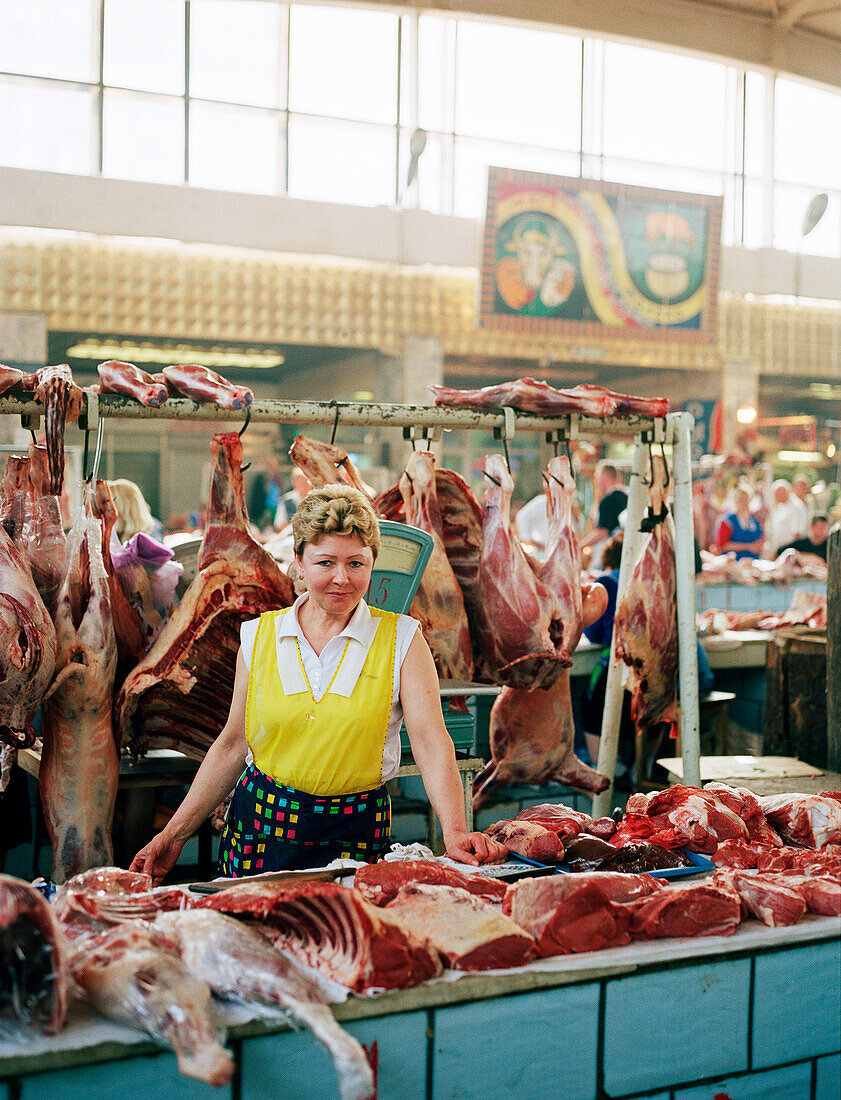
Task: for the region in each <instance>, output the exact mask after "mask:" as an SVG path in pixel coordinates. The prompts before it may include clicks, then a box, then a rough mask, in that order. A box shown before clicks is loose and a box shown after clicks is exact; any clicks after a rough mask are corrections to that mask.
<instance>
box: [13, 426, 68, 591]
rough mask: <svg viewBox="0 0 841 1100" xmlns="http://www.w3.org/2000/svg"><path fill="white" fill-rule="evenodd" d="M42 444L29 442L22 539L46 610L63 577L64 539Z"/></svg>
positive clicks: (46, 457)
mask: <svg viewBox="0 0 841 1100" xmlns="http://www.w3.org/2000/svg"><path fill="white" fill-rule="evenodd" d="M50 480H51V478H50V469H49V461H48V456H47V449H46V447H41V446H38V445H37V444H35V443H30V445H29V508H28V510H27V515H26V518H25V520H24V524H23V541H24V544H25V546H26V553H27V556H28V558H29V565H30V568H31V569H32V579H33V580H34V581H35V586H36V588H37V589H38V591H39V592H40V594H41V598H42V599H43V601H44V603H45V604H46V606H47V608H48V609H49V610H50V612H53V611H54V609H55V602H56V597H57V596H58V590H59V587H60V586H61V582H62V581H63V580H64V575H65V572H66V559H67V539H66V538H65V535H64V526H63V524H62V522H61V505H60V503H59V499H58V497H57V496H55V494H54V493H51V492H50Z"/></svg>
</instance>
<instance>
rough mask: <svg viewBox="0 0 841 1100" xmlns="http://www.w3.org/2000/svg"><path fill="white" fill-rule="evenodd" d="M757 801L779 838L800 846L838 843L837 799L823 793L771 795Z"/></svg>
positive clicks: (840, 839) (839, 817)
mask: <svg viewBox="0 0 841 1100" xmlns="http://www.w3.org/2000/svg"><path fill="white" fill-rule="evenodd" d="M759 801H760V803H761V805H762V809H763V811H764V813H765V816H766V818H767V819H768V822H769V823H770V825H771V826H772V827H773V828H774V829H776V831H777V832H778V833H779V834H780V836H781V837H782V838H783V840H785V841H788V843H790V844H799V845H800V846H801V847H803V848H823V847H825V846H826V845H827V844H833V843H841V802H839V801H838V800H837V798H833V797H832V795H829V794H827V795H824V794H773V795H769V796H768V797H767V798H761V799H760V800H759Z"/></svg>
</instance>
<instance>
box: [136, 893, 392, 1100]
mask: <svg viewBox="0 0 841 1100" xmlns="http://www.w3.org/2000/svg"><path fill="white" fill-rule="evenodd" d="M155 927H156V928H160V929H161V930H162V931H163V932H165V933H166V934H167V935H169V936H171V937H172V938H173V939H174V940H175V942H176V943H177V945H178V951H179V954H180V956H181V961H182V962H183V963H184V964H185V966H186V967H187V969H188V970H189V971H190V972H191V973H192V974H194V975H195V976H196V977H197V978H203V979H204V980H205V981H206V982H207V983H208V985H209V986H210V988H211V989H212V990H213V992H214V993H216V994H217V995H219V996H220V997H228V998H232V999H234V1000H244V1001H256V1002H257V1003H258V1004H266V1005H277V1006H278V1007H280V1008H284V1009H286V1010H287V1011H288V1013H289V1016H290V1017H291V1019H292V1020H293V1021H295V1023H298V1024H301V1025H303V1026H304V1027H307V1028H309V1029H310V1031H312V1033H313V1035H314V1036H315V1038H316V1039H318V1041H319V1042H320V1043H322V1044H323V1045H324V1047H325V1048H326V1050H327V1051H328V1053H329V1054H330V1056H331V1057H332V1059H333V1064H334V1066H335V1068H336V1074H337V1076H338V1078H339V1087H340V1091H341V1097H342V1100H369V1098H371V1097H373V1095H374V1077H373V1074H372V1072H371V1066H370V1065H369V1063H368V1059H367V1058H366V1056H365V1051H364V1050H363V1048H362V1046H361V1045H360V1044H359V1043H358V1042H357V1041H356V1039H354V1038H352V1036H350V1035H349V1034H348V1033H347V1032H346V1031H345V1030H344V1028H342V1027H340V1026H339V1024H337V1023H336V1019H335V1017H334V1016H333V1013H332V1012H331V1011H330V1009H329V1008H328V1007H327V1005H326V1004H325V1003H324V999H323V997H322V995H321V992H320V990H319V988H318V986H317V985H316V984H315V982H314V981H313V980H312V979H311V978H308V977H307V976H306V975H305V974H304V973H303V972H302V971H301V970H300V969H299V968H298V967H297V966H296V965H295V963H294V962H292V960H291V959H289V958H287V957H286V956H285V955H283V954H281V953H280V952H279V951H277V950H275V948H274V947H272V946H271V944H270V943H269V942H268V940H267V939H265V937H264V936H261V935H260V933H259V932H255V931H254V929H252V928H249V927H247V926H246V925H245V924H242V923H241V922H240V921H237V920H235V919H234V918H233V917H229V916H226V915H225V914H224V913H217V912H214V911H213V910H211V909H189V910H184V911H182V912H179V913H175V912H170V913H162V914H161V915H160V916H159V917H158V918H157V919H156V921H155Z"/></svg>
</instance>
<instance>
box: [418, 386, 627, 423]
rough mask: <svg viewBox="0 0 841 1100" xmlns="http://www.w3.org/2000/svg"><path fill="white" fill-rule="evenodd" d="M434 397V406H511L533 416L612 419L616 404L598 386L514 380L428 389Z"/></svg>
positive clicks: (490, 407)
mask: <svg viewBox="0 0 841 1100" xmlns="http://www.w3.org/2000/svg"><path fill="white" fill-rule="evenodd" d="M429 388H430V389H431V390H432V392H433V393H434V394H435V404H436V405H453V406H456V407H464V408H472V409H499V408H503V407H506V406H510V407H511V408H514V409H522V411H523V412H532V413H553V414H554V413H569V412H580V413H585V414H587V415H588V416H612V415H613V413H615V412H616V407H617V402H616V400H615V399H614V398H613V397H611V396H610V395H609V393H608V391H607V390H602V389H601V387H598V388H597V390H596V392H591V391H590V390H589V389H584V388H583V387H581V386H576V387H575V388H574V389H571V390H559V389H556V388H555V387H554V386H550V385H549V383H548V382H542V381H537V380H536V379H534V378H517V379H516V380H514V381H512V382H501V383H500V384H499V385H497V386H484V387H483V388H482V389H479V390H454V389H450V388H448V387H447V386H438V385H432V386H430V387H429Z"/></svg>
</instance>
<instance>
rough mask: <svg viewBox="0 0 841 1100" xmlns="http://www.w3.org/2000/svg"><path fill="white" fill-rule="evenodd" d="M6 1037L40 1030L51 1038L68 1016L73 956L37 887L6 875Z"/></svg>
mask: <svg viewBox="0 0 841 1100" xmlns="http://www.w3.org/2000/svg"><path fill="white" fill-rule="evenodd" d="M0 975H2V980H0V1034H2V1032H3V1030H4V1027H8V1026H9V1025H11V1027H12V1028H14V1027H16V1026H18V1025H23V1026H30V1025H31V1026H34V1027H37V1028H39V1029H40V1030H41V1031H44V1032H46V1033H47V1034H48V1035H52V1034H54V1033H55V1032H56V1031H58V1030H59V1029H60V1028H61V1027H62V1025H63V1024H64V1017H65V1014H66V1012H67V996H68V968H67V953H66V949H65V946H64V941H63V938H62V935H61V931H60V930H59V925H58V921H57V920H56V917H55V914H54V913H53V911H52V909H51V908H50V905H49V903H48V902H47V900H46V899H45V898H44V897H43V895H42V894H40V893H39V892H38V891H37V890H36V889H34V887H32V886H30V885H29V884H28V883H26V882H21V881H20V880H19V879H16V878H12V877H11V876H10V875H0Z"/></svg>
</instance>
